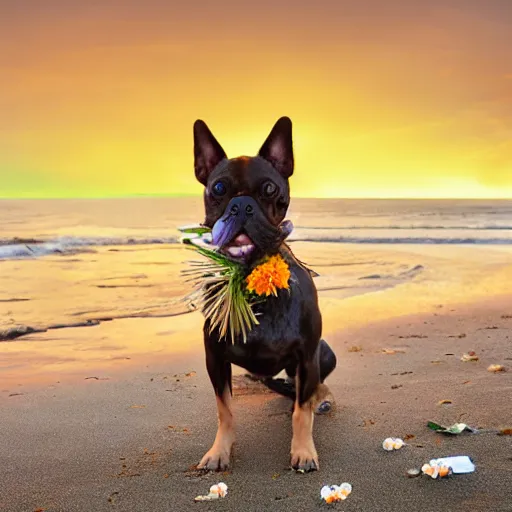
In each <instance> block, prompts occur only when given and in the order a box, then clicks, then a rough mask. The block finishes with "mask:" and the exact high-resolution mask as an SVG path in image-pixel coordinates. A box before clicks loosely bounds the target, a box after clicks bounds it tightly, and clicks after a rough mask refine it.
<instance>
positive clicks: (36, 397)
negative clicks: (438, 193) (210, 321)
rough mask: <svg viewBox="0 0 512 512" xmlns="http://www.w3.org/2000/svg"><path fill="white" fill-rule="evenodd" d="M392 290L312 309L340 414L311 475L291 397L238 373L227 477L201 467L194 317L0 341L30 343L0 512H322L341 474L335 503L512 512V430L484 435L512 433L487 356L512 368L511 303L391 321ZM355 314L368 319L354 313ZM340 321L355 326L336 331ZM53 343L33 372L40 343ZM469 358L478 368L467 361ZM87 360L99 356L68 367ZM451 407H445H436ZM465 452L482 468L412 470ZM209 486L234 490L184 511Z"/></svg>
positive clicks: (211, 406) (14, 386)
mask: <svg viewBox="0 0 512 512" xmlns="http://www.w3.org/2000/svg"><path fill="white" fill-rule="evenodd" d="M395 290H398V291H396V292H395V294H396V296H394V294H393V293H392V292H393V290H391V291H390V290H388V291H385V292H379V293H382V294H383V297H385V298H386V300H387V302H388V305H389V306H390V307H391V306H393V307H394V311H395V314H394V315H393V316H389V315H387V314H386V313H385V311H386V308H385V307H380V306H379V304H380V303H381V299H382V298H383V297H381V299H379V295H378V293H377V294H366V295H360V296H357V297H353V298H351V299H347V300H344V301H341V302H339V303H338V311H339V312H338V315H337V316H335V311H334V309H332V308H334V306H333V302H332V301H333V300H334V299H329V298H323V299H322V303H323V309H324V317H325V320H326V331H327V333H328V337H329V342H330V343H331V344H332V346H333V348H334V349H335V351H336V353H337V355H338V360H339V363H338V367H337V369H336V370H335V372H334V374H333V375H332V376H331V377H330V378H329V379H328V384H329V385H330V387H331V389H332V390H333V392H334V394H335V396H336V399H337V405H336V408H335V409H334V410H333V411H332V412H331V413H329V414H328V415H326V416H321V417H317V418H316V422H315V439H316V444H317V449H318V452H319V456H320V471H318V472H316V473H312V474H306V475H301V474H295V473H294V472H291V471H290V470H289V469H288V467H287V466H288V455H289V443H290V438H291V417H290V402H289V401H287V400H286V399H284V398H282V397H279V396H277V395H275V394H273V393H270V392H268V391H267V390H265V389H264V388H262V387H261V386H259V385H258V384H254V383H252V382H251V381H249V380H247V379H245V378H244V377H243V375H242V372H236V373H237V375H236V377H235V400H234V412H235V419H236V423H237V442H236V445H235V452H234V457H233V469H232V471H230V472H227V473H224V474H207V475H203V474H200V473H197V472H196V471H194V470H193V465H194V464H195V463H197V462H198V461H199V459H200V458H201V456H202V455H203V453H204V452H205V451H206V450H207V449H208V448H209V446H210V444H211V442H212V440H213V437H214V435H215V429H216V420H215V402H214V399H213V394H212V390H211V387H210V383H209V381H208V378H207V375H206V371H205V368H204V361H203V359H204V357H203V352H202V346H201V339H200V322H201V317H200V316H199V315H198V314H197V313H192V314H187V315H183V316H179V317H173V318H136V319H119V320H115V321H112V322H106V323H101V324H100V325H98V326H94V327H87V328H79V329H62V330H58V331H48V332H46V333H40V334H33V335H30V336H27V337H26V338H21V339H20V340H18V341H16V342H9V343H8V344H5V343H4V344H2V349H3V350H4V352H3V355H4V356H5V355H6V354H7V352H5V347H6V346H7V345H8V346H9V349H10V350H12V351H13V352H14V350H15V349H16V350H18V351H19V350H21V351H22V352H23V349H22V347H25V355H24V356H23V357H22V356H20V355H18V356H13V354H11V356H12V357H11V358H10V359H9V361H10V363H11V365H12V367H11V368H10V369H9V370H7V369H5V368H4V372H3V373H2V389H0V404H1V416H2V419H1V421H0V436H1V439H2V445H3V448H2V450H1V453H0V464H1V467H2V478H0V510H5V511H9V512H11V511H12V512H18V511H20V512H22V511H23V512H25V511H35V510H38V509H42V510H45V511H48V512H49V511H63V512H64V511H66V512H67V511H75V510H76V511H84V510H94V511H110V510H119V511H123V512H124V511H147V510H151V511H155V512H157V511H166V512H167V511H171V510H172V511H185V510H190V509H192V508H197V509H201V510H221V509H222V510H233V511H235V510H237V511H238V510H248V511H251V510H254V511H261V510H294V511H296V510H317V509H319V510H320V509H325V507H327V506H326V505H324V504H322V503H321V502H320V497H319V496H320V495H319V493H320V489H321V487H322V486H323V485H324V484H335V483H337V484H340V483H341V482H344V481H346V482H350V483H351V484H352V485H353V492H352V494H351V495H350V496H349V497H348V499H347V500H346V501H345V502H344V503H343V504H338V505H337V506H336V509H337V510H346V511H349V510H353V511H373V510H375V511H402V510H403V511H411V510H422V511H432V512H433V511H435V510H450V511H459V510H460V511H469V510H470V511H480V510H482V511H483V510H486V511H489V510H493V511H510V510H512V499H511V498H510V488H511V486H512V437H510V436H499V435H497V434H496V433H495V432H494V431H492V430H493V429H494V430H496V429H501V428H504V427H510V426H512V425H511V424H512V406H511V405H510V403H511V401H510V397H511V396H512V371H509V372H504V373H499V374H494V373H490V372H488V371H487V367H488V366H489V364H492V363H498V364H503V365H505V366H508V367H509V368H510V369H511V370H512V348H511V347H512V345H511V339H512V296H508V295H502V296H496V297H494V298H487V299H481V298H480V299H474V300H468V301H466V303H465V304H459V303H457V302H456V301H454V302H452V303H447V302H444V303H443V304H432V305H430V306H428V307H427V306H426V305H424V311H423V312H421V313H415V314H408V312H407V309H406V310H405V311H404V314H400V313H399V312H398V313H397V307H398V306H399V305H400V303H401V301H402V299H403V296H402V294H403V293H405V292H404V291H403V290H402V291H401V292H400V291H399V287H398V288H395ZM390 293H391V295H390ZM386 294H387V295H386ZM399 297H400V300H399ZM410 299H411V300H410V301H409V303H414V302H415V299H414V298H413V297H411V298H410ZM372 305H373V306H372ZM371 306H372V307H373V309H370V307H371ZM363 309H364V312H365V315H366V317H367V320H366V321H365V322H364V323H361V320H360V319H359V320H358V321H356V320H355V319H354V317H353V316H351V315H350V313H351V311H352V312H355V311H361V312H362V311H363ZM340 312H341V313H342V314H343V315H344V316H345V318H351V321H348V322H346V324H345V325H343V324H342V323H341V321H339V320H338V318H339V317H340ZM361 314H362V313H361ZM380 316H382V317H383V318H382V319H379V317H380ZM372 317H374V318H373V319H372ZM140 337H143V338H144V339H143V341H144V344H143V345H142V344H141V343H140ZM134 338H137V339H139V342H138V343H135V342H133V341H130V340H133V339H134ZM21 340H23V341H21ZM184 340H186V342H185V341H184ZM173 343H174V345H173ZM50 346H51V347H53V348H52V349H51V350H50V348H48V349H47V350H48V354H47V357H48V361H47V363H46V364H44V365H41V364H40V363H41V357H42V354H43V352H42V349H41V347H50ZM170 346H173V348H174V350H173V351H172V354H171V350H170V348H169V347H170ZM35 347H39V348H38V349H37V350H36V349H35ZM59 347H60V350H59ZM66 347H67V348H66ZM142 347H145V349H144V350H142ZM383 349H388V350H391V351H394V352H393V353H385V352H383ZM66 350H67V352H66ZM469 350H474V351H476V352H477V354H478V355H479V356H480V360H479V361H478V362H476V363H463V362H461V361H460V356H461V355H462V353H464V352H467V351H469ZM80 351H84V352H89V354H90V353H91V352H90V351H92V352H93V353H94V354H95V356H94V357H89V359H83V360H81V361H80V364H76V362H75V363H73V364H72V365H71V366H66V361H65V360H66V357H68V358H69V359H72V358H73V357H74V356H73V354H76V353H77V352H80ZM66 353H67V356H66ZM52 354H53V356H52ZM31 357H32V358H33V360H32V362H31V359H30V358H31ZM52 357H55V358H56V360H55V361H53V363H52V361H51V358H52ZM16 365H18V366H16ZM52 365H53V366H52ZM66 369H67V370H66ZM444 399H449V400H451V401H452V404H451V405H445V406H441V405H438V402H439V401H440V400H444ZM429 420H434V421H438V422H440V423H443V424H447V425H450V424H452V423H454V422H457V421H463V422H466V423H468V424H469V425H471V426H473V427H478V428H481V429H489V430H491V432H488V433H481V434H462V435H460V436H457V437H445V436H443V435H441V434H437V433H434V432H431V431H429V430H428V429H427V427H426V423H427V421H429ZM388 436H399V437H403V438H405V437H407V438H409V440H408V441H407V442H408V443H409V444H408V446H406V447H405V448H403V449H402V450H400V451H397V452H392V453H387V452H385V451H384V450H382V448H381V443H382V440H383V439H384V438H386V437H388ZM458 454H465V455H469V456H471V457H472V458H473V460H474V461H475V464H476V472H475V473H474V474H470V475H459V476H453V477H451V478H448V479H446V480H443V481H434V480H431V479H429V478H428V477H420V478H416V479H408V478H407V477H406V476H405V472H406V471H407V470H408V469H410V468H413V467H419V466H421V464H422V463H424V462H427V461H428V460H430V459H431V458H433V457H438V456H447V455H458ZM218 481H224V482H226V484H227V485H228V488H229V489H228V496H227V497H226V498H224V499H221V500H219V501H218V502H211V503H194V502H193V499H194V497H195V496H196V495H198V494H205V493H207V491H208V488H209V486H210V485H212V484H213V483H216V482H218Z"/></svg>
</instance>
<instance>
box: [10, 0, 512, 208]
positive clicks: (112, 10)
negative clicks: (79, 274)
mask: <svg viewBox="0 0 512 512" xmlns="http://www.w3.org/2000/svg"><path fill="white" fill-rule="evenodd" d="M282 115H287V116H289V117H291V119H292V121H293V122H294V137H295V158H296V170H295V174H294V176H293V178H292V181H291V185H292V193H293V194H294V195H295V196H310V197H311V196H313V197H327V196H338V197H510V198H512V1H510V0H486V1H484V0H429V1H428V2H423V1H419V0H418V1H412V0H386V1H383V0H318V1H317V2H312V1H310V0H308V1H306V0H258V1H257V2H256V1H254V0H251V1H245V0H227V1H222V0H221V1H219V2H211V0H195V1H189V2H178V1H172V0H145V1H144V2H141V1H139V0H101V1H100V0H87V2H85V1H84V2H78V1H77V2H74V1H69V0H60V1H59V0H44V1H43V0H16V1H13V2H1V5H0V197H29V196H30V197H60V196H73V197H74V196H112V195H134V194H184V193H187V194H188V193H199V192H200V190H201V188H200V186H199V184H197V183H196V181H195V178H194V173H193V159H192V124H193V122H194V120H195V119H197V118H201V119H204V120H205V121H206V122H207V124H208V125H209V126H210V128H211V129H212V131H213V133H214V134H215V135H216V136H217V138H218V140H219V141H220V143H221V144H222V145H223V147H224V149H225V150H226V152H227V154H228V156H230V157H234V156H238V155H241V154H248V155H253V154H255V153H257V151H258V149H259V147H260V146H261V144H262V143H263V141H264V139H265V137H266V136H267V134H268V132H269V131H270V129H271V127H272V125H273V123H274V122H275V121H276V120H277V119H278V118H279V117H280V116H282Z"/></svg>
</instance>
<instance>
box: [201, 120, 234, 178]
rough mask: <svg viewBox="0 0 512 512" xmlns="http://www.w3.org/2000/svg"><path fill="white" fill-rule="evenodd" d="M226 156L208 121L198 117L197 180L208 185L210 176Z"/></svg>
mask: <svg viewBox="0 0 512 512" xmlns="http://www.w3.org/2000/svg"><path fill="white" fill-rule="evenodd" d="M224 158H227V156H226V153H225V152H224V150H223V149H222V146H221V145H220V144H219V143H218V142H217V139H216V138H215V137H214V136H213V134H212V132H211V131H210V129H209V128H208V126H206V123H205V122H204V121H201V119H198V120H197V121H196V122H195V123H194V170H195V173H196V178H197V181H199V182H200V183H202V184H203V185H206V182H207V181H208V176H209V175H210V173H211V172H212V171H213V169H215V167H217V165H218V163H219V162H221V161H222V160H224Z"/></svg>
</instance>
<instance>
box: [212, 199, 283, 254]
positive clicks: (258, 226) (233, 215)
mask: <svg viewBox="0 0 512 512" xmlns="http://www.w3.org/2000/svg"><path fill="white" fill-rule="evenodd" d="M282 240H283V237H282V233H281V231H280V229H279V227H277V226H274V225H273V224H271V223H270V222H269V221H268V219H267V218H266V216H265V215H264V214H263V212H262V210H261V208H260V206H259V204H258V203H257V202H256V201H255V200H254V199H253V198H252V197H250V196H238V197H234V198H233V199H231V201H230V202H229V204H228V205H227V207H226V210H225V211H224V214H223V215H222V217H221V218H220V219H219V220H218V221H217V222H216V223H215V224H214V226H213V229H212V242H213V244H214V245H216V246H218V247H220V249H221V250H223V251H224V252H226V253H227V254H229V255H230V256H232V257H233V258H237V259H247V258H248V257H249V256H250V255H251V254H252V253H253V252H254V251H255V250H256V249H259V251H260V252H263V253H266V252H267V251H272V250H275V249H276V248H277V247H279V244H280V243H281V241H282Z"/></svg>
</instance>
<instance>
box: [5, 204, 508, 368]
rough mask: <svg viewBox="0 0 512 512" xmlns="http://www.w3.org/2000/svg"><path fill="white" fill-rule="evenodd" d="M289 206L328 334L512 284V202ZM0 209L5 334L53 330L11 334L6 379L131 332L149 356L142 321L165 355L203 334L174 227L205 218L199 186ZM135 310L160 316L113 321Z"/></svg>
mask: <svg viewBox="0 0 512 512" xmlns="http://www.w3.org/2000/svg"><path fill="white" fill-rule="evenodd" d="M288 218H289V219H290V220H291V221H292V222H293V223H294V226H295V229H294V231H293V233H292V236H291V237H290V239H289V240H290V245H291V247H292V250H293V251H294V253H295V254H296V256H297V257H298V258H299V259H300V260H302V261H303V262H305V263H307V264H308V265H309V266H310V267H311V268H313V269H314V270H315V271H316V272H317V273H318V274H319V276H318V277H316V278H315V284H316V288H317V290H318V295H319V300H320V305H321V308H322V314H323V316H324V332H325V333H326V335H329V332H337V330H338V329H339V328H340V326H347V325H350V324H351V323H352V324H360V323H362V322H367V321H371V320H375V319H376V318H381V319H382V318H388V317H390V316H394V315H404V314H406V313H407V312H408V313H414V312H419V311H425V310H429V311H430V310H432V308H436V307H438V306H439V305H442V304H443V303H445V304H447V303H449V302H450V303H453V302H457V301H467V300H471V299H472V298H478V297H482V296H489V295H497V294H506V293H509V284H508V283H509V282H510V276H511V275H512V201H511V202H507V201H492V202H490V201H403V200H402V201H376V200H367V201H362V200H311V199H308V200H304V199H298V200H295V201H293V202H292V204H291V207H290V210H289V215H288ZM0 219H1V223H0V332H1V331H4V332H6V330H7V331H9V330H10V329H12V328H17V327H18V326H20V325H24V326H30V327H32V328H35V329H41V330H46V332H45V333H43V334H37V335H29V336H24V337H22V338H19V340H18V341H19V343H18V342H17V343H0V353H1V354H0V355H2V357H0V377H1V376H2V372H4V375H5V372H12V374H13V375H16V371H17V369H19V368H22V367H25V366H26V364H32V363H26V361H32V362H33V364H34V365H35V366H37V367H38V368H39V367H40V366H41V364H43V366H44V365H49V366H48V368H50V369H54V368H55V369H57V370H58V371H60V370H61V369H62V365H71V366H73V365H80V364H85V362H87V364H89V363H90V364H97V363H98V361H104V360H105V361H106V359H105V358H107V359H108V358H115V357H116V356H115V353H116V352H115V351H117V350H121V348H122V347H124V346H125V344H129V346H130V347H131V349H130V350H136V352H137V353H138V354H139V355H140V354H143V353H145V352H147V351H148V346H147V343H148V342H147V337H146V335H145V329H147V330H149V331H150V332H152V331H153V330H155V329H159V330H158V332H157V334H158V336H156V335H155V336H156V338H155V337H153V338H151V339H152V342H151V343H153V345H151V346H153V347H154V346H156V345H155V343H157V342H156V341H155V339H158V340H161V341H158V343H157V345H158V347H159V349H161V350H163V351H166V353H167V352H169V351H172V350H175V349H176V347H180V346H184V345H185V344H186V342H187V339H189V337H190V336H191V335H192V334H191V333H188V334H187V335H183V334H182V331H180V329H183V328H184V327H183V326H184V325H188V324H187V322H190V321H191V320H190V319H191V317H190V316H188V313H191V312H192V311H191V309H190V307H189V306H188V305H187V303H186V302H184V301H183V298H184V297H185V296H186V295H187V294H188V293H190V292H191V291H192V290H191V289H190V284H189V283H187V282H185V280H184V279H183V277H182V275H181V270H183V269H185V268H187V267H188V263H187V262H188V261H189V260H190V259H198V258H199V257H198V256H197V255H196V254H194V253H193V252H192V251H191V250H190V249H187V248H186V247H185V246H183V245H182V244H180V243H179V237H180V233H179V232H178V231H177V227H178V226H182V225H186V224H191V223H197V222H201V221H202V220H203V206H202V200H201V198H179V199H176V198H157V199H152V198H140V199H115V200H40V201H34V200H24V201H19V200H4V201H0ZM133 317H137V318H139V317H152V318H153V319H152V320H151V321H148V322H145V321H137V322H133V323H130V322H131V320H127V321H125V322H121V321H118V322H109V321H110V320H114V319H122V318H123V319H128V318H129V319H131V318H133ZM155 317H159V318H160V320H155ZM167 317H169V318H167ZM170 317H174V318H170ZM198 322H199V320H198ZM98 323H99V324H101V325H102V328H101V329H97V330H96V328H91V327H90V325H99V324H98ZM83 325H85V326H87V327H84V329H62V327H63V326H83ZM88 325H89V326H88ZM128 325H130V326H131V327H129V328H128ZM158 326H159V327H158ZM130 329H134V330H133V331H131V330H130ZM136 329H138V331H137V330H136ZM195 332H196V331H194V333H195ZM95 333H96V334H95ZM107 333H108V335H107ZM199 334H200V325H199V323H198V331H197V335H198V336H199ZM195 335H196V334H194V336H195ZM114 339H115V340H117V341H115V342H114V341H113V340H114ZM41 340H45V341H51V343H40V341H41ZM94 340H96V341H94ZM0 341H1V340H0ZM94 343H96V345H97V346H96V345H94ZM91 344H92V345H94V346H96V349H94V346H91ZM52 347H54V348H52ZM105 347H106V348H105ZM149 348H150V347H149ZM123 350H124V349H123ZM7 355H8V356H9V357H7ZM40 357H43V360H44V361H46V363H41V362H40V361H39V359H40ZM27 358H28V359H27ZM91 358H92V359H94V361H92V359H91ZM91 361H92V362H91ZM105 364H106V363H105ZM52 371H53V370H52ZM13 378H14V377H13Z"/></svg>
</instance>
